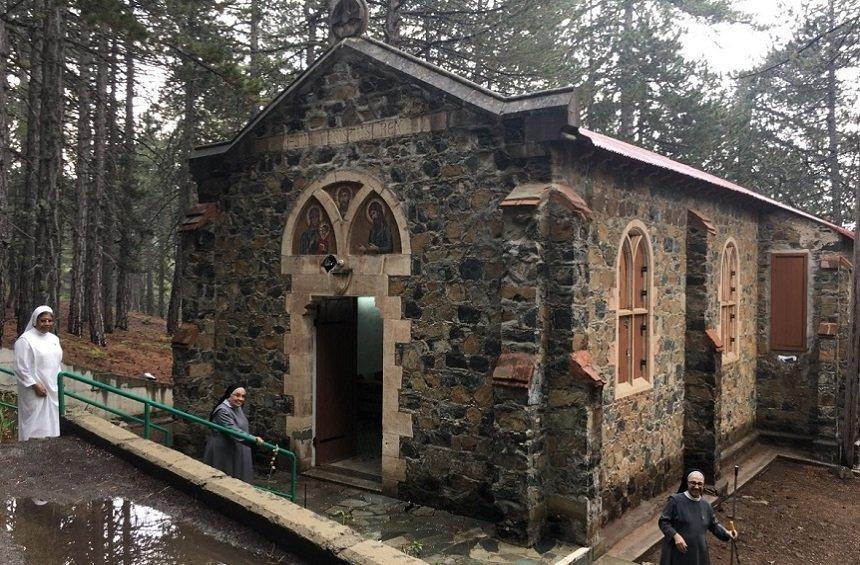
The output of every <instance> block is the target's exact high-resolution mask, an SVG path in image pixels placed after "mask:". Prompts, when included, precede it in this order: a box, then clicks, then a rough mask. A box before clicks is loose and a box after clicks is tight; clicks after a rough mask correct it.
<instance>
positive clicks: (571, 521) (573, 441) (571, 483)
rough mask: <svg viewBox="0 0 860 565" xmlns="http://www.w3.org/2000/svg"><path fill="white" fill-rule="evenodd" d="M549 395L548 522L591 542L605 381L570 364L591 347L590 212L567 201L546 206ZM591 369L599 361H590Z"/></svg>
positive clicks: (594, 530) (596, 504) (560, 531)
mask: <svg viewBox="0 0 860 565" xmlns="http://www.w3.org/2000/svg"><path fill="white" fill-rule="evenodd" d="M547 220H548V227H547V252H546V264H547V269H546V275H545V277H546V279H545V280H546V286H547V292H546V295H547V298H546V313H545V316H546V326H547V331H546V337H547V344H546V356H545V366H546V369H545V375H544V377H545V383H544V384H545V389H544V390H545V395H546V415H545V419H546V430H547V443H546V450H547V460H548V461H547V464H548V466H547V472H548V476H547V478H546V482H545V485H546V498H547V511H548V516H547V518H548V522H549V523H548V529H549V531H550V532H551V533H553V534H554V535H558V536H560V537H562V538H565V539H572V540H574V541H576V542H577V543H580V544H583V545H591V544H592V542H593V540H594V539H595V537H596V534H597V524H598V522H599V514H600V499H599V497H598V493H597V485H598V476H599V468H600V438H601V436H600V430H599V423H598V422H599V418H600V403H599V402H597V399H598V398H599V396H600V386H601V383H596V382H594V381H593V380H592V379H590V378H588V376H587V375H584V374H582V373H581V372H577V371H576V370H572V368H571V355H572V354H576V353H577V352H580V354H582V352H586V353H587V355H586V356H585V357H584V360H585V362H586V363H587V361H588V360H589V359H590V356H591V354H590V351H589V350H588V344H589V340H588V302H589V300H590V293H589V285H588V279H589V271H588V264H587V263H588V239H589V230H590V220H587V219H586V218H583V217H581V216H578V215H576V214H571V212H570V211H569V210H567V209H564V208H561V207H551V208H549V209H548V210H547ZM588 369H592V370H593V366H588Z"/></svg>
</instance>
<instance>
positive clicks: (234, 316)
mask: <svg viewBox="0 0 860 565" xmlns="http://www.w3.org/2000/svg"><path fill="white" fill-rule="evenodd" d="M427 72H428V73H430V72H437V71H431V70H429V69H428V70H427ZM428 116H437V117H435V118H432V120H431V119H430V118H428ZM440 116H441V117H440ZM538 117H540V118H541V119H542V120H543V121H542V122H541V123H550V122H552V120H550V119H549V117H548V115H546V114H540V115H539V116H538ZM550 117H551V116H550ZM407 118H408V119H409V120H412V121H409V122H408V123H409V124H413V125H410V126H408V127H407V126H406V125H405V124H407V121H403V122H402V124H404V125H403V126H402V127H401V126H396V125H395V126H391V127H392V128H393V129H392V130H391V132H390V134H386V135H380V136H377V137H374V136H373V135H369V134H368V135H367V136H365V137H364V138H362V139H360V140H357V141H349V142H343V141H344V140H343V139H340V138H338V137H337V136H339V135H341V134H340V133H338V132H341V131H343V128H350V127H362V126H366V127H367V129H366V130H363V131H368V132H372V131H373V127H375V126H374V124H377V125H379V124H392V123H394V122H392V120H401V119H407ZM533 118H534V116H530V115H515V116H510V117H505V118H500V117H499V116H498V115H493V114H489V113H485V112H483V111H480V110H478V109H476V108H475V107H474V106H472V105H470V104H469V102H468V100H464V99H462V98H458V97H455V96H453V95H448V94H446V93H444V92H439V91H437V90H434V89H433V88H431V87H429V86H427V85H426V83H424V82H420V81H417V80H414V79H413V77H410V76H408V75H406V74H405V73H401V72H398V71H397V70H396V69H394V68H392V67H391V66H389V65H386V64H383V63H382V62H380V61H378V60H376V59H374V58H372V57H370V56H366V55H361V54H358V53H354V52H348V51H340V52H336V53H335V54H334V56H332V57H329V58H328V59H327V60H326V62H325V65H322V66H320V67H319V68H317V69H316V70H315V71H314V73H313V75H312V76H310V77H308V78H307V79H306V80H305V81H304V82H302V83H301V84H300V85H299V86H298V87H297V88H296V89H295V90H294V91H293V93H292V95H291V96H289V97H287V98H285V99H284V100H282V101H281V102H280V103H279V104H278V105H277V106H276V107H274V108H273V109H272V110H271V111H270V112H268V113H267V114H266V116H265V119H263V120H261V121H259V122H257V123H256V124H255V125H254V127H253V129H252V131H250V132H248V134H247V135H246V136H245V137H244V138H242V141H241V142H240V143H238V144H237V145H236V146H235V147H234V148H232V149H231V150H230V151H229V152H227V153H226V154H225V155H223V156H218V157H215V158H205V157H201V158H199V159H195V160H194V161H192V172H193V174H194V177H195V180H196V181H197V189H198V190H197V191H198V195H199V198H200V201H201V202H208V203H214V204H215V205H216V206H217V213H216V215H215V216H214V218H213V219H211V220H209V221H208V222H206V223H204V224H203V225H202V226H201V227H199V228H198V229H196V230H193V231H189V232H185V233H184V235H183V236H182V258H183V273H182V275H183V276H182V289H181V290H182V296H183V301H184V302H183V311H182V312H183V316H182V318H183V323H184V324H185V325H186V326H187V327H191V328H194V329H195V330H196V332H197V335H196V339H195V340H194V341H193V343H191V344H187V345H181V346H180V345H177V346H175V347H174V361H175V362H174V383H175V390H174V399H175V403H176V405H177V407H179V408H182V409H185V410H189V411H191V412H193V413H196V414H200V415H205V414H208V412H209V410H210V409H211V408H212V405H213V403H214V402H215V400H216V399H217V397H218V396H219V395H220V393H221V391H222V390H223V388H224V387H225V386H226V385H227V384H229V383H231V382H243V383H245V384H246V385H247V387H248V391H249V396H248V402H247V405H246V412H247V414H248V416H249V420H250V422H251V427H252V430H251V431H252V433H254V434H258V435H261V436H263V437H265V438H266V439H269V440H272V441H277V442H279V443H281V445H283V446H291V447H292V448H294V449H296V450H297V452H300V456H301V458H302V465H303V467H307V466H309V465H310V464H311V459H310V450H311V445H312V439H313V438H312V435H313V432H312V427H311V424H312V419H311V417H309V416H308V417H305V416H301V418H300V417H299V416H298V415H300V414H310V413H311V412H310V409H309V407H308V406H306V404H307V403H308V402H311V401H312V400H308V399H309V398H311V396H310V394H311V393H310V389H308V392H307V394H306V395H304V396H303V395H299V394H297V393H295V392H289V393H288V392H287V391H295V390H297V387H296V383H297V382H298V381H297V379H299V378H300V377H299V371H298V369H297V368H296V367H291V362H290V359H291V355H292V358H296V357H295V351H292V350H291V349H290V348H291V347H292V346H291V345H290V344H291V336H292V335H293V334H294V333H295V332H296V328H297V325H298V324H299V323H304V320H305V318H304V316H305V315H306V310H305V307H306V303H305V302H302V301H297V300H295V298H296V297H297V296H299V295H300V294H301V293H304V294H302V296H306V295H308V293H310V295H312V294H313V292H312V291H308V290H307V289H303V290H301V293H300V292H299V290H298V289H297V288H296V285H297V284H298V283H297V279H295V275H290V274H282V273H284V272H285V271H284V270H283V269H282V265H283V264H284V260H285V259H284V257H283V256H282V243H283V240H284V238H285V237H287V238H289V241H293V239H292V238H293V234H285V233H284V231H285V226H286V224H287V221H288V219H289V218H290V217H291V214H293V212H294V211H295V209H296V207H297V204H296V203H297V202H298V201H299V199H300V198H302V197H303V195H306V190H307V189H308V188H309V187H312V186H315V184H314V183H316V182H318V181H319V179H321V178H323V177H325V176H326V175H330V174H332V173H333V172H336V171H347V170H350V171H361V172H362V174H366V175H368V176H370V177H373V178H375V179H378V181H379V183H381V184H382V185H384V186H385V187H386V189H387V190H388V191H390V193H391V194H393V196H394V198H395V199H396V200H397V202H398V203H399V205H400V206H401V209H402V210H403V213H404V215H405V224H406V225H405V229H406V231H405V232H402V233H404V234H407V235H408V243H409V244H410V247H411V254H410V255H409V257H408V261H409V263H408V265H409V274H399V275H396V276H394V275H392V276H388V277H386V278H385V279H384V280H386V281H387V282H386V283H385V288H381V289H380V288H375V289H372V290H373V291H374V292H373V293H372V294H374V295H377V296H385V297H392V298H395V299H399V302H393V303H394V304H396V305H399V312H395V313H394V314H393V320H394V322H398V323H399V322H400V321H404V322H406V323H408V326H403V327H408V332H406V334H408V335H404V336H401V337H402V338H403V339H402V340H399V341H398V342H397V343H396V344H394V345H393V346H392V347H391V348H390V350H388V349H387V350H386V351H387V353H385V355H389V356H390V357H391V358H390V359H388V360H384V363H386V364H387V365H386V366H389V367H394V368H395V369H396V371H397V379H398V381H399V385H400V386H399V388H398V389H397V394H396V395H394V396H393V397H392V398H393V400H392V403H393V404H396V406H390V407H388V408H387V409H388V410H390V411H391V412H392V413H395V412H396V413H397V414H398V415H403V416H404V417H405V418H406V420H407V422H408V424H409V425H408V426H407V425H405V424H403V423H402V422H401V421H400V420H398V422H399V423H398V426H399V427H400V428H401V429H400V431H399V432H398V433H397V434H394V435H391V436H390V437H393V438H395V441H396V442H397V444H396V445H395V446H389V447H387V448H386V451H385V453H386V454H387V456H388V457H392V458H394V459H395V461H394V466H389V467H384V471H383V473H384V477H383V481H384V483H385V484H386V485H390V484H393V485H394V488H395V494H397V495H398V496H399V497H401V498H404V499H408V500H414V501H416V502H419V503H422V504H429V505H432V506H436V507H439V508H443V509H447V510H451V511H454V512H457V513H461V514H467V515H474V516H479V517H483V518H489V519H493V520H496V521H497V526H498V532H499V534H500V535H502V536H504V537H506V538H508V539H510V540H512V541H515V542H517V543H521V544H526V545H528V544H532V543H534V542H536V541H537V540H538V539H539V538H540V537H541V536H542V535H545V534H550V535H555V536H560V537H563V538H566V539H570V540H572V541H575V542H577V543H581V544H589V545H590V544H596V543H599V541H600V539H601V529H602V528H605V527H607V526H610V525H611V523H612V522H613V521H614V520H616V519H618V518H620V517H621V516H623V515H624V514H625V512H627V511H628V510H630V509H632V508H635V507H636V506H638V505H639V504H640V503H642V502H643V501H645V500H648V499H650V498H652V497H655V496H657V495H659V494H661V493H662V492H664V491H665V490H667V489H669V488H672V487H673V486H675V485H676V484H677V481H678V480H679V478H680V476H681V471H682V468H683V467H684V466H685V464H687V465H688V464H691V463H698V464H702V465H706V466H709V467H708V469H709V471H708V472H709V474H710V475H711V476H709V477H708V479H709V480H717V479H719V474H720V465H719V463H720V458H721V457H722V454H723V453H724V452H725V451H726V450H727V449H728V448H730V447H731V446H733V445H735V444H737V443H738V442H739V441H741V440H743V439H744V438H746V437H748V436H749V435H750V434H751V433H753V432H754V431H756V430H758V431H759V432H760V433H762V434H770V435H769V436H768V437H774V438H777V439H780V438H781V439H783V440H786V439H791V438H802V439H803V440H804V441H806V442H807V443H808V444H809V447H810V448H813V449H815V450H816V452H818V453H819V455H820V456H822V457H825V458H827V457H830V456H831V455H832V453H833V449H832V446H833V439H834V434H835V430H836V427H837V426H838V413H839V409H840V405H839V399H840V398H841V393H840V390H841V389H840V387H841V383H842V380H843V377H842V375H844V371H843V367H844V361H842V360H844V356H841V355H840V353H839V352H840V351H841V349H840V347H844V343H843V342H844V340H843V341H842V342H840V341H839V340H838V339H832V338H830V337H828V338H821V339H819V337H818V335H817V331H818V327H819V323H820V322H829V323H836V324H837V326H838V327H839V328H842V329H841V330H840V331H844V327H843V326H844V325H845V320H843V319H842V318H841V317H840V312H841V309H840V308H841V305H845V304H848V300H849V294H848V292H849V288H848V287H849V285H848V284H847V282H846V281H847V280H848V279H847V275H846V272H845V271H844V270H842V271H840V270H838V269H837V270H833V269H829V270H828V269H821V268H820V260H821V259H822V257H824V256H825V255H827V254H832V253H837V254H843V255H845V256H846V257H847V256H848V254H849V253H850V249H851V248H850V241H847V240H846V239H845V238H844V237H842V236H840V235H838V234H836V233H834V232H832V231H831V230H829V229H828V228H826V227H824V226H821V225H820V224H817V223H815V222H813V221H811V220H808V219H804V218H802V217H799V216H796V215H792V214H789V213H783V212H773V211H772V210H770V209H765V208H763V207H762V206H761V205H759V204H755V205H754V204H752V203H751V201H749V200H747V199H743V198H742V197H739V196H736V195H735V196H729V195H727V194H726V193H725V192H724V191H721V190H716V189H714V188H713V187H709V186H707V185H705V184H704V183H702V182H700V181H694V180H692V179H688V178H686V177H681V176H680V175H677V174H674V173H669V172H667V171H662V170H659V169H656V168H653V167H652V168H649V167H647V166H645V165H636V164H635V163H634V162H632V161H631V160H630V159H626V158H623V157H620V156H618V155H615V154H613V153H610V152H606V151H601V150H597V149H595V148H594V147H591V146H589V145H588V144H586V143H584V142H581V141H572V140H562V137H561V136H560V135H559V134H558V131H560V130H561V128H562V127H564V125H565V124H563V123H558V124H557V130H554V131H553V132H551V133H552V135H550V136H544V138H546V137H549V138H551V139H550V140H549V141H547V140H546V139H542V140H541V141H540V142H534V141H533V140H532V139H531V138H530V136H532V137H533V134H532V133H529V132H530V131H531V130H530V126H529V120H532V119H533ZM553 119H555V118H553ZM422 120H423V121H422ZM428 120H429V121H428ZM414 124H424V125H422V126H420V127H418V126H415V125H414ZM428 124H429V125H428ZM440 124H441V125H440ZM437 126H438V127H437ZM386 127H388V126H386ZM398 128H400V129H398ZM532 129H534V128H533V127H532ZM398 131H399V132H400V133H396V132H398ZM315 132H316V133H315ZM305 133H308V134H309V135H308V136H304V134H305ZM310 134H313V135H317V134H319V136H317V137H313V136H312V135H310ZM323 134H325V135H324V136H323ZM303 139H307V140H314V139H315V140H317V142H315V143H311V142H310V141H308V142H307V143H305V142H303V141H302V140H303ZM321 139H322V140H325V142H319V140H321ZM337 139H340V141H337ZM296 140H298V141H296ZM526 183H560V184H562V185H566V186H567V187H569V188H570V189H571V190H572V191H574V192H575V193H576V194H578V195H579V196H580V197H581V198H582V199H583V200H584V201H585V203H586V204H587V205H588V207H589V208H590V213H589V214H577V213H575V212H573V211H572V210H571V209H570V208H569V207H565V206H563V205H560V204H559V202H558V201H557V200H555V199H553V198H548V199H547V198H544V199H543V200H540V201H537V202H531V203H528V204H524V203H519V204H518V205H514V206H507V205H506V206H502V205H501V204H502V202H503V200H504V199H505V197H506V196H508V195H509V194H510V193H511V191H512V190H514V188H516V187H518V186H522V185H525V184H526ZM690 210H694V211H695V212H696V214H698V215H700V216H701V217H704V218H707V220H708V221H709V222H710V224H711V225H712V226H713V230H714V233H709V232H704V231H702V230H701V228H699V227H696V226H695V225H693V224H691V220H690V218H691V216H690ZM634 225H635V226H636V227H637V229H639V230H640V231H641V232H643V233H644V234H645V235H646V237H647V240H648V247H649V249H650V253H651V260H652V263H651V264H652V268H651V270H650V272H649V279H650V280H651V286H650V287H649V289H648V290H649V298H650V316H651V317H650V322H649V323H650V328H649V331H650V342H649V360H650V362H649V376H648V378H647V379H646V381H647V382H641V383H636V385H637V389H636V392H634V393H632V394H626V393H625V394H626V395H624V394H621V393H620V392H619V391H620V389H619V388H618V387H617V385H616V364H617V363H616V359H617V351H616V332H617V327H616V326H617V309H618V304H617V292H618V290H617V258H618V252H619V246H620V243H621V239H622V236H623V234H624V233H625V230H627V229H628V228H629V227H630V226H634ZM730 240H731V241H733V242H734V243H735V245H736V246H737V249H738V256H739V270H740V271H739V286H740V293H739V296H740V298H739V307H738V328H739V330H738V354H737V355H736V356H735V357H732V358H727V357H724V356H723V355H722V354H721V353H720V352H716V351H714V350H713V349H712V348H710V346H709V345H708V339H707V338H706V332H707V331H708V330H713V331H715V332H717V334H718V333H719V302H718V294H717V293H718V285H719V271H720V262H721V259H722V253H723V249H724V248H725V245H726V243H727V242H728V241H730ZM785 249H794V250H805V251H808V252H809V253H810V262H809V265H810V281H811V284H810V286H809V288H810V295H809V307H808V312H809V328H810V329H809V336H810V339H809V348H808V351H806V352H803V353H801V354H799V355H798V356H797V357H798V358H797V361H795V362H792V363H783V362H782V361H780V360H779V359H778V358H777V355H776V353H775V352H770V351H769V349H768V332H769V327H768V325H769V322H768V320H769V317H768V316H769V307H770V306H769V305H768V300H769V281H768V278H769V270H768V269H769V254H770V253H771V252H773V251H775V250H785ZM368 280H370V279H368ZM373 280H382V279H378V278H377V279H373ZM356 284H358V283H356ZM374 284H376V283H374ZM346 292H347V295H353V296H354V295H357V294H356V293H354V292H352V291H350V290H347V291H346ZM404 331H405V330H404ZM838 335H844V334H842V333H839V334H838ZM574 353H577V355H579V357H578V359H583V358H587V359H591V360H592V363H593V367H592V369H593V371H594V374H596V375H598V376H599V379H602V381H603V382H604V383H605V384H603V383H600V382H598V380H595V379H583V377H582V376H581V374H578V373H576V372H575V371H572V370H571V355H572V354H574ZM308 354H309V355H310V353H308ZM510 354H516V355H518V356H519V357H517V358H518V359H523V360H526V359H527V360H528V361H523V362H524V363H528V364H529V366H528V368H529V371H528V372H529V374H530V375H531V377H530V380H529V381H528V382H523V383H520V384H517V385H516V386H510V383H508V384H504V383H500V382H498V381H496V380H495V379H494V378H493V374H494V370H495V368H496V363H497V360H498V359H499V356H500V355H510ZM583 355H584V356H583ZM386 386H388V385H386ZM299 388H300V387H299ZM383 409H384V410H385V409H386V408H385V407H384V408H383ZM298 420H301V421H300V422H298ZM384 431H385V430H384ZM386 437H389V436H386ZM203 440H204V438H203V437H202V435H200V434H197V435H195V434H194V433H193V432H191V431H190V430H186V429H183V428H180V429H179V430H178V433H177V445H178V446H180V447H181V448H182V449H184V450H185V451H187V452H189V453H194V454H199V450H200V446H201V445H202V442H203ZM386 469H396V470H397V472H396V473H395V474H391V475H385V473H388V472H389V471H387V470H386ZM386 476H388V477H389V478H388V479H386ZM386 481H387V482H386Z"/></svg>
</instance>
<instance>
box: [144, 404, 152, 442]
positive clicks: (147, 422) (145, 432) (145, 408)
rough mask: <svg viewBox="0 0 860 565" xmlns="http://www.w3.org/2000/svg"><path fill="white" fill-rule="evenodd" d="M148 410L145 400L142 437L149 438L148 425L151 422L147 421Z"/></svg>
mask: <svg viewBox="0 0 860 565" xmlns="http://www.w3.org/2000/svg"><path fill="white" fill-rule="evenodd" d="M149 412H150V406H149V402H146V403H144V405H143V439H149V435H150V432H149V427H150V425H151V424H150V421H149Z"/></svg>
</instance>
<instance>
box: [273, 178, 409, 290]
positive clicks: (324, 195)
mask: <svg viewBox="0 0 860 565" xmlns="http://www.w3.org/2000/svg"><path fill="white" fill-rule="evenodd" d="M338 184H343V185H346V186H349V187H350V191H351V192H352V197H351V199H350V201H349V205H348V207H347V209H346V213H345V215H342V214H341V210H340V207H339V206H338V202H337V200H336V199H337V190H333V189H332V187H335V186H336V185H338ZM374 196H376V197H378V198H379V199H380V200H381V201H382V203H384V205H385V206H387V209H388V210H387V212H388V213H390V219H391V221H393V226H392V232H393V236H394V239H395V241H397V243H398V244H399V245H398V248H397V249H395V250H394V252H393V253H388V254H379V255H367V254H362V253H352V252H351V249H352V245H351V244H350V243H349V237H350V233H351V232H352V231H353V225H354V224H356V220H357V216H359V215H360V214H362V213H363V211H364V206H365V204H366V203H368V202H369V201H370V200H372V199H373V197H374ZM311 199H316V200H317V201H318V202H319V203H320V205H321V206H322V207H323V209H324V210H325V213H326V214H327V215H328V217H329V218H330V219H331V223H332V227H333V229H334V232H335V241H336V246H337V249H338V253H337V254H338V256H339V257H340V258H342V259H345V260H346V259H347V257H348V256H353V257H354V256H356V255H361V259H364V261H357V262H355V263H356V264H353V265H349V266H350V267H351V268H353V270H356V271H362V270H364V269H362V268H361V267H362V266H363V265H362V263H369V265H367V266H368V267H370V269H371V270H370V272H376V273H378V272H379V267H380V265H379V264H378V263H380V262H381V261H384V262H385V263H386V265H388V267H389V268H388V269H386V270H387V271H388V273H387V274H389V275H406V274H409V273H408V272H403V269H402V268H396V267H395V265H402V264H404V263H405V264H408V256H409V255H411V253H412V247H411V244H410V238H409V229H408V224H407V221H406V211H405V208H404V206H403V205H402V204H401V202H400V200H399V199H398V198H397V196H396V195H395V194H394V193H393V192H392V191H391V190H389V189H388V188H387V187H385V186H384V185H383V184H382V183H381V182H380V181H379V180H378V179H377V178H376V177H374V176H372V175H370V174H368V173H365V172H363V171H357V170H340V171H333V172H330V173H327V174H326V175H324V176H322V177H320V178H318V179H316V180H315V181H314V182H312V183H311V185H310V186H309V187H308V188H306V189H305V190H304V191H303V192H302V194H301V195H300V196H299V198H298V199H297V200H296V203H295V204H294V206H293V211H292V212H291V213H290V215H289V217H288V218H287V223H286V226H285V227H284V234H283V239H282V244H281V255H282V256H283V257H284V258H285V259H286V258H287V257H299V256H300V255H301V254H298V253H296V248H295V242H296V237H297V230H300V229H302V228H303V227H305V226H304V224H305V220H304V218H303V214H304V213H305V212H306V210H307V207H308V202H309V201H310V200H311ZM304 259H307V258H304ZM307 262H309V261H298V262H296V261H286V260H285V261H284V270H283V272H284V273H285V274H291V273H294V272H307V267H306V266H304V265H303V263H307ZM310 262H311V263H312V265H316V266H318V261H317V260H316V259H312V260H311V261H310ZM394 271H400V272H394Z"/></svg>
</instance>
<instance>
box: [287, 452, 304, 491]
mask: <svg viewBox="0 0 860 565" xmlns="http://www.w3.org/2000/svg"><path fill="white" fill-rule="evenodd" d="M291 455H292V457H290V462H291V463H292V465H291V467H292V473H290V474H291V475H292V476H291V477H290V500H292V501H293V502H295V501H296V456H295V455H294V454H291ZM305 492H307V489H305Z"/></svg>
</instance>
